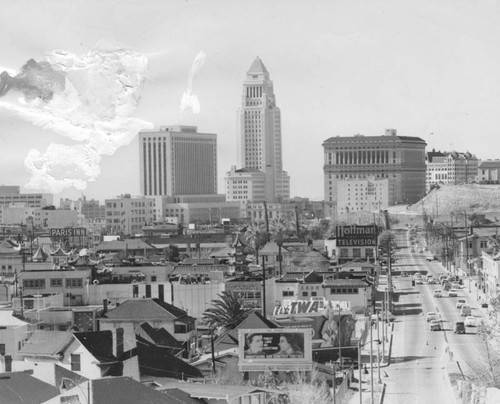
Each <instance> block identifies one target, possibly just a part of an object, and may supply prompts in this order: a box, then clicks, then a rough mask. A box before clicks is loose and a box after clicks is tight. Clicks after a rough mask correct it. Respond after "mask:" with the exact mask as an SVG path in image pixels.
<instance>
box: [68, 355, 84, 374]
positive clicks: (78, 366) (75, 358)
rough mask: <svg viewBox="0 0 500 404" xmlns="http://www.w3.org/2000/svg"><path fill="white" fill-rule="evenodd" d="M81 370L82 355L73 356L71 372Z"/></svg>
mask: <svg viewBox="0 0 500 404" xmlns="http://www.w3.org/2000/svg"><path fill="white" fill-rule="evenodd" d="M81 369H82V367H81V364H80V354H71V370H73V371H80V370H81Z"/></svg>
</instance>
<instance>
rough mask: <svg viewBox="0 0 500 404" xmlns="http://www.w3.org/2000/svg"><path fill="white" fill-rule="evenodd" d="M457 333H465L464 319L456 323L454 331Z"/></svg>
mask: <svg viewBox="0 0 500 404" xmlns="http://www.w3.org/2000/svg"><path fill="white" fill-rule="evenodd" d="M453 332H454V333H455V334H465V324H464V322H463V321H457V322H456V323H455V330H454V331H453Z"/></svg>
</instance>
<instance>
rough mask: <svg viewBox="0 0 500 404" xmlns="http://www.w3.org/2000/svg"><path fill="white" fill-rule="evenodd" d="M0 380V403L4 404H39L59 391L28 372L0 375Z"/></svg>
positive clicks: (56, 394)
mask: <svg viewBox="0 0 500 404" xmlns="http://www.w3.org/2000/svg"><path fill="white" fill-rule="evenodd" d="M0 380H2V382H1V383H0V402H1V403H5V404H40V403H44V402H47V401H48V400H50V399H52V398H54V397H57V396H58V394H59V389H57V388H56V387H54V386H53V385H50V384H49V383H46V382H44V381H41V380H39V379H37V378H36V377H33V376H32V372H29V371H26V372H8V373H0ZM54 403H57V404H60V403H61V402H60V401H55V402H54Z"/></svg>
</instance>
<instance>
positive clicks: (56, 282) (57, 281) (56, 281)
mask: <svg viewBox="0 0 500 404" xmlns="http://www.w3.org/2000/svg"><path fill="white" fill-rule="evenodd" d="M62 286H63V280H62V278H52V279H51V280H50V287H51V288H62Z"/></svg>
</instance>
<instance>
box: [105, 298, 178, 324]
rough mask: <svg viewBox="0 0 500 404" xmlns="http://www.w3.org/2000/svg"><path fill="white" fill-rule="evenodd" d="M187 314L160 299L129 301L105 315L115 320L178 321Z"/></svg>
mask: <svg viewBox="0 0 500 404" xmlns="http://www.w3.org/2000/svg"><path fill="white" fill-rule="evenodd" d="M186 316H187V313H186V312H185V311H184V310H182V309H179V308H178V307H175V306H174V305H172V304H169V303H165V302H162V301H161V300H159V299H134V300H127V301H125V302H124V303H122V304H120V305H119V306H117V307H115V308H114V309H113V310H110V311H108V312H107V313H106V314H105V318H109V319H113V320H120V319H123V320H131V319H141V320H143V321H148V320H157V319H164V320H176V319H178V318H181V317H186Z"/></svg>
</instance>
